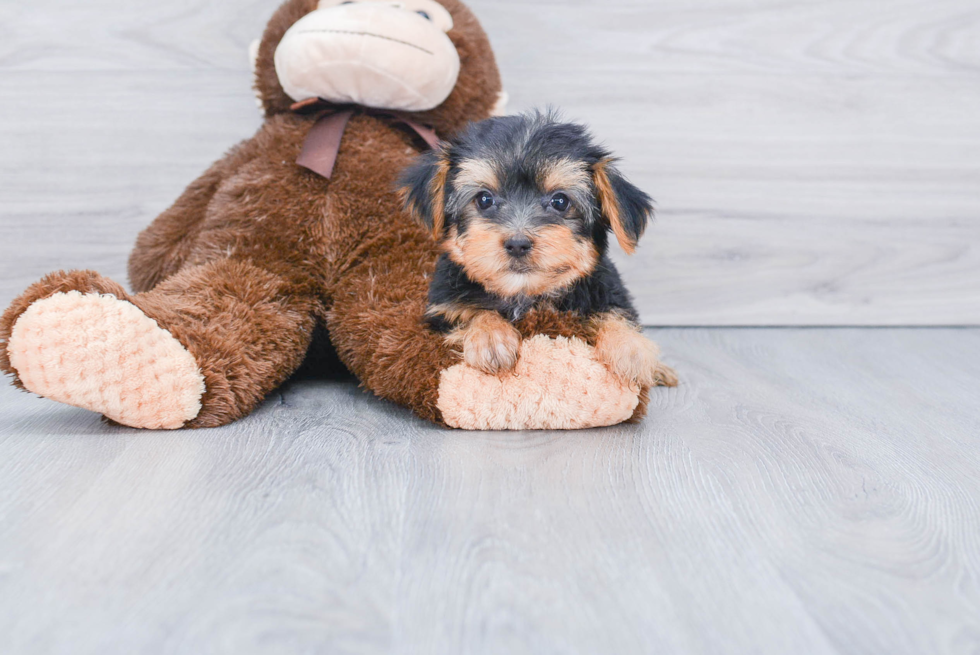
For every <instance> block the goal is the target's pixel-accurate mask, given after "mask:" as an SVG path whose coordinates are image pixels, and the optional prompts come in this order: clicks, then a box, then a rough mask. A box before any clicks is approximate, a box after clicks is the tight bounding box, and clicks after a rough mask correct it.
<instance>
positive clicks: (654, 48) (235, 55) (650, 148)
mask: <svg viewBox="0 0 980 655" xmlns="http://www.w3.org/2000/svg"><path fill="white" fill-rule="evenodd" d="M276 4H277V2H276V0H252V1H250V2H248V3H246V4H245V5H242V4H241V3H237V2H231V1H230V0H221V1H217V0H216V1H214V2H210V3H207V4H204V5H202V4H200V3H196V2H191V0H177V1H175V2H170V3H133V2H121V1H120V0H103V1H102V2H100V3H95V4H93V3H86V4H84V5H77V4H72V3H67V2H66V1H65V0H42V1H40V2H37V3H29V4H28V3H21V4H13V3H7V4H5V5H3V6H2V7H0V24H2V25H3V26H4V27H3V29H4V36H5V37H6V38H4V39H0V83H2V84H3V85H4V89H5V92H4V98H5V100H4V102H3V103H0V120H2V125H0V134H2V138H3V140H4V143H5V144H8V145H7V146H6V147H5V148H4V149H3V150H2V152H0V170H2V171H3V172H4V174H5V179H8V180H10V181H11V183H10V184H8V185H5V188H4V189H2V190H0V195H2V201H3V205H2V206H0V221H2V222H3V224H4V225H9V226H11V228H12V230H13V237H12V239H10V240H8V241H7V242H6V243H4V244H0V257H2V259H3V261H2V262H0V267H2V268H3V270H2V271H0V272H2V273H3V282H2V283H0V300H3V301H4V302H6V301H7V300H8V299H9V298H10V297H12V295H13V294H14V293H16V292H18V291H19V290H20V289H21V288H23V286H26V284H28V283H29V282H31V281H33V280H34V279H36V278H37V277H38V276H39V275H41V274H43V273H45V272H48V271H49V270H50V269H51V268H54V267H60V266H73V267H74V266H80V267H95V268H99V269H100V270H102V271H104V272H107V273H109V274H112V275H114V276H116V277H119V276H120V275H121V273H122V271H123V270H124V260H125V257H126V254H127V253H128V250H129V247H130V244H131V243H132V239H133V237H134V236H135V234H136V232H138V230H139V228H140V227H142V226H143V225H145V224H146V223H147V222H149V221H150V220H151V219H152V217H153V216H154V215H155V214H156V213H157V212H158V211H159V210H160V209H162V208H163V207H165V206H166V205H167V204H168V203H169V202H170V201H171V200H172V199H173V198H174V197H176V195H177V193H179V191H180V190H181V189H182V188H183V187H184V186H185V185H186V184H187V183H188V182H190V181H191V180H192V179H193V178H194V177H195V176H196V175H197V174H199V173H200V171H202V170H203V168H204V167H205V166H206V165H207V164H208V163H209V162H210V161H211V160H213V159H214V158H216V157H217V156H219V155H220V153H221V152H223V151H224V150H225V149H227V148H228V147H229V146H231V145H232V144H233V143H235V142H236V141H238V140H240V139H242V138H245V137H247V136H249V135H250V134H251V133H252V131H253V130H254V128H255V126H256V125H257V118H256V117H255V115H254V114H253V113H252V98H251V95H250V90H249V88H248V86H249V83H248V72H247V66H246V61H245V57H244V52H245V50H246V48H247V44H248V42H249V41H250V40H251V39H252V38H253V37H254V36H256V35H257V34H258V33H259V32H260V30H261V28H262V25H263V24H264V22H265V20H266V19H267V16H268V15H269V14H270V13H271V12H272V10H273V9H274V7H275V6H276ZM474 7H475V9H476V11H477V12H478V14H479V15H480V16H481V18H482V19H483V21H484V23H485V24H486V26H487V29H488V31H489V33H490V34H491V38H492V39H493V41H494V43H495V46H496V49H497V54H498V59H499V60H500V63H501V68H502V70H503V72H504V77H505V83H506V85H507V87H508V89H509V90H510V91H511V93H512V95H513V98H514V105H513V106H514V107H515V108H518V109H519V108H526V107H530V106H542V105H545V104H548V103H552V104H557V105H560V106H562V107H564V108H565V109H566V111H567V113H568V115H569V116H570V117H572V118H576V119H580V120H584V121H586V122H588V123H590V124H591V125H593V126H594V129H595V131H596V133H597V134H598V135H599V136H600V137H601V138H602V139H603V140H604V141H606V142H607V143H608V144H609V145H610V146H611V147H612V148H613V149H614V150H615V151H616V152H618V153H619V154H621V155H622V156H623V158H624V164H623V168H624V170H625V171H626V172H627V173H628V174H630V175H631V176H632V177H633V178H634V180H636V181H637V182H638V183H639V184H640V185H641V186H643V187H644V188H646V189H648V190H650V191H651V192H652V193H653V194H654V195H655V197H657V199H658V201H659V208H660V220H659V221H658V223H657V225H656V226H655V227H654V229H653V230H652V231H651V233H650V236H648V237H647V243H646V244H644V245H643V247H642V248H641V251H640V255H638V256H637V257H635V258H632V259H631V260H626V259H625V258H622V257H620V258H619V262H620V264H621V266H622V267H623V270H624V273H625V275H626V278H627V281H628V283H629V284H630V286H631V288H632V289H633V290H634V292H635V294H636V296H637V299H638V303H639V305H640V307H641V309H642V314H643V318H644V320H645V322H647V323H649V324H664V325H692V324H704V325H753V324H786V325H794V324H795V325H799V324H814V325H817V324H819V325H835V324H853V325H878V324H881V325H888V324H891V325H895V324H911V325H933V324H947V325H950V324H978V323H980V252H978V250H977V249H976V248H975V247H974V246H975V244H976V243H978V242H980V191H978V189H980V118H978V115H977V112H976V111H975V108H976V107H977V106H980V95H978V93H980V92H978V88H980V86H978V85H977V84H976V81H977V80H978V76H980V46H978V45H977V44H978V43H980V38H978V37H980V10H978V9H977V8H976V7H975V6H973V3H970V2H968V1H967V0H942V1H940V2H935V3H928V4H922V3H912V2H902V3H899V4H898V5H896V4H894V3H892V4H889V5H887V6H886V5H882V4H881V3H878V2H875V1H874V0H860V1H858V2H850V3H842V2H835V3H819V4H813V3H807V2H802V1H801V0H779V1H777V2H773V3H767V4H765V5H759V4H758V3H755V2H750V1H749V0H726V1H725V2H719V1H714V2H709V1H707V0H705V1H703V2H699V3H695V4H693V5H692V4H691V3H688V2H680V1H679V0H668V1H666V2H662V3H656V5H650V4H649V3H646V2H641V1H640V0H616V2H611V3H602V4H601V5H597V4H595V3H587V2H580V1H576V2H562V3H559V4H556V3H555V2H550V1H545V0H536V1H535V2H532V3H527V2H512V1H503V0H479V1H476V2H474ZM529 44H533V47H531V46H529ZM66 99H67V101H66Z"/></svg>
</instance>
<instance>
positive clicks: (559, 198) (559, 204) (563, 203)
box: [551, 193, 571, 213]
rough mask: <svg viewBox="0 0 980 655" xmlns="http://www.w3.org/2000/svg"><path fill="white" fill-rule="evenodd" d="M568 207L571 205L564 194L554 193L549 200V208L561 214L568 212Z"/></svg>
mask: <svg viewBox="0 0 980 655" xmlns="http://www.w3.org/2000/svg"><path fill="white" fill-rule="evenodd" d="M569 205H571V201H570V200H569V199H568V196H566V195H565V194H564V193H556V194H555V195H554V196H553V197H552V198H551V206H552V207H554V208H555V210H557V211H559V212H561V213H565V212H566V211H568V207H569Z"/></svg>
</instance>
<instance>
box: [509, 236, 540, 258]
mask: <svg viewBox="0 0 980 655" xmlns="http://www.w3.org/2000/svg"><path fill="white" fill-rule="evenodd" d="M533 247H534V242H533V241H531V240H530V239H529V238H527V237H526V236H524V235H517V236H513V237H511V238H509V239H507V240H506V241H505V242H504V250H506V251H507V254H508V255H510V256H511V257H513V258H514V259H523V258H525V257H527V256H528V255H529V254H530V253H531V249H532V248H533Z"/></svg>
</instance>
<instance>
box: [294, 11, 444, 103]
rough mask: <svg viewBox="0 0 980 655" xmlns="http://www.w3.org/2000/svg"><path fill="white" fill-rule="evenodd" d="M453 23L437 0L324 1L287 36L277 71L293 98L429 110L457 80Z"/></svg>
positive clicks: (441, 99) (298, 22) (442, 99)
mask: <svg viewBox="0 0 980 655" xmlns="http://www.w3.org/2000/svg"><path fill="white" fill-rule="evenodd" d="M452 28H453V17H452V15H451V14H450V13H449V11H447V10H446V8H445V7H443V6H442V5H441V4H439V3H438V2H436V1H435V0H398V1H391V2H389V1H379V0H354V1H351V0H321V2H320V3H319V5H318V7H317V9H316V10H314V11H312V12H310V13H308V14H307V15H306V16H304V17H303V18H301V19H300V20H299V21H297V22H296V23H295V24H293V26H292V27H290V28H289V30H288V31H287V32H286V34H285V35H284V36H283V38H282V41H280V43H279V47H278V48H277V49H276V54H275V66H276V73H277V75H278V76H279V81H280V83H281V84H282V87H283V89H284V90H285V92H286V94H287V95H289V97H290V98H292V99H293V100H295V101H302V100H307V99H310V98H322V99H324V100H328V101H330V102H336V103H340V104H347V103H352V104H358V105H364V106H366V107H374V108H377V109H395V110H402V111H413V112H415V111H425V110H428V109H432V108H434V107H437V106H439V105H440V104H442V102H443V101H445V100H446V98H447V97H448V96H449V94H450V92H452V90H453V87H455V86H456V80H457V78H458V76H459V71H460V60H459V54H458V53H457V51H456V47H455V46H454V45H453V42H452V41H451V40H450V39H449V36H448V35H447V33H448V32H449V31H450V30H451V29H452Z"/></svg>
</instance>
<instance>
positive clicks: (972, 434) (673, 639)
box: [0, 329, 980, 655]
mask: <svg viewBox="0 0 980 655" xmlns="http://www.w3.org/2000/svg"><path fill="white" fill-rule="evenodd" d="M651 336H653V337H654V338H656V339H658V340H659V341H661V342H662V344H663V346H664V348H665V350H666V352H668V353H669V354H670V357H669V361H670V362H671V363H672V364H674V365H676V366H677V367H678V369H679V370H680V371H682V374H683V383H682V385H681V386H680V387H679V388H678V389H676V390H658V391H657V392H656V393H655V395H654V399H653V403H652V408H651V416H650V418H649V419H648V420H647V421H646V422H645V423H644V424H642V425H640V426H630V427H620V428H614V429H606V430H596V431H583V432H571V433H548V432H545V433H461V432H453V431H444V430H440V429H437V428H434V427H432V426H430V425H427V424H425V423H422V422H420V421H417V420H414V419H413V418H411V417H410V416H409V415H408V414H407V413H406V412H405V411H403V410H401V409H399V408H396V407H392V406H389V405H387V404H385V403H382V402H380V401H377V400H375V399H373V398H371V397H368V396H366V395H364V394H363V393H361V392H360V391H358V390H357V388H356V387H355V386H354V385H353V384H350V383H345V382H299V383H293V384H289V385H287V386H286V387H285V388H284V389H283V390H282V392H281V393H279V394H277V395H275V396H274V397H272V398H270V399H269V401H268V402H267V403H266V404H265V405H264V406H263V407H262V408H261V410H260V411H259V412H258V413H257V414H255V415H254V416H252V417H250V418H248V419H246V420H244V421H242V422H241V423H239V424H237V425H234V426H231V427H228V428H224V429H218V430H211V431H205V432H172V433H158V432H137V431H132V430H128V429H123V428H116V427H109V426H106V425H103V424H102V423H100V422H99V420H98V418H97V417H96V416H94V415H93V414H90V413H87V412H84V411H82V410H76V409H72V408H67V407H62V406H57V405H54V404H53V403H49V402H48V401H44V400H41V399H32V398H29V397H28V396H26V395H22V394H19V393H17V392H15V391H14V390H13V389H11V388H9V387H3V388H0V635H4V637H3V643H2V645H0V651H2V652H4V653H72V654H88V653H92V654H96V653H98V654H100V655H101V654H106V653H181V654H182V653H236V654H245V653H420V654H434V653H447V654H450V653H535V654H540V653H617V654H631V653H658V654H661V653H704V654H706V655H709V654H711V655H713V654H718V653H753V654H757V653H794V654H796V653H867V654H869V655H879V654H881V653H889V654H902V653H921V654H936V653H964V654H965V653H976V652H977V651H978V649H980V406H978V402H977V400H978V384H977V383H978V380H980V330H967V329H964V330H950V329H937V330H894V329H892V330H855V329H840V330H825V329H824V330H797V329H786V330H775V329H768V330H738V329H672V330H661V331H655V332H651Z"/></svg>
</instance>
